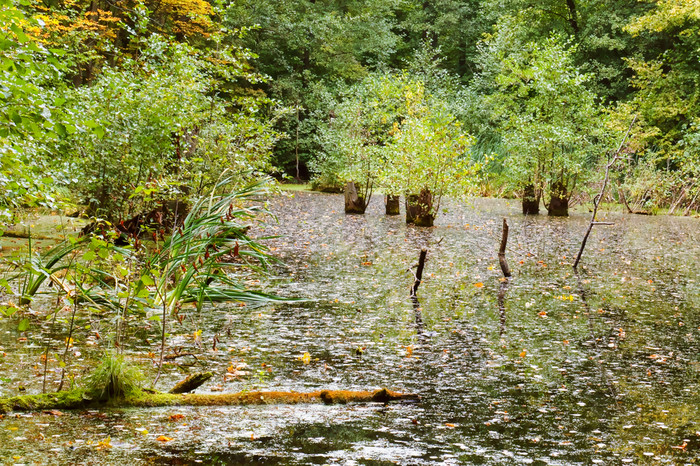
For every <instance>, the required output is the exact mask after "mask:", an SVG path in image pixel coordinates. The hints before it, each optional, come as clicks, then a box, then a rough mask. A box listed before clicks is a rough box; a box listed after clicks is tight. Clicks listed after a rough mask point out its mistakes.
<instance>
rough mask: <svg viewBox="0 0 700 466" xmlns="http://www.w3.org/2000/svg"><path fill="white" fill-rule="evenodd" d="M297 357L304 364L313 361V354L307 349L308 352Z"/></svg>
mask: <svg viewBox="0 0 700 466" xmlns="http://www.w3.org/2000/svg"><path fill="white" fill-rule="evenodd" d="M297 359H299V360H300V361H301V362H303V363H304V364H308V363H310V362H311V355H310V354H309V352H308V351H307V352H306V353H304V354H302V355H301V356H299V357H298V358H297Z"/></svg>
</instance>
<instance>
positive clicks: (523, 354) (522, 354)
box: [520, 350, 527, 358]
mask: <svg viewBox="0 0 700 466" xmlns="http://www.w3.org/2000/svg"><path fill="white" fill-rule="evenodd" d="M525 356H527V350H522V351H521V352H520V357H521V358H524V357H525Z"/></svg>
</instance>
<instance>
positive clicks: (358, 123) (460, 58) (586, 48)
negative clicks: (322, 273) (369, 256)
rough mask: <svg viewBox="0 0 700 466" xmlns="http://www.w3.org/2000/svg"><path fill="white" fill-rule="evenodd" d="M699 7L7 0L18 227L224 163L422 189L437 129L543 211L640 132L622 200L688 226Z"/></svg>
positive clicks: (499, 188)
mask: <svg viewBox="0 0 700 466" xmlns="http://www.w3.org/2000/svg"><path fill="white" fill-rule="evenodd" d="M699 9H700V8H698V2H697V1H696V0H692V1H686V0H683V1H681V0H654V1H651V0H649V1H643V2H624V1H613V2H609V1H602V0H546V1H542V2H535V3H533V2H526V1H523V0H439V1H436V2H418V1H415V0H394V1H388V2H387V1H377V0H348V1H342V2H341V1H333V0H324V1H321V0H315V1H314V0H294V1H291V2H277V1H271V0H259V1H254V2H253V1H240V2H238V1H237V2H233V3H231V4H229V5H223V4H218V3H216V4H210V3H208V2H206V1H204V0H186V1H174V0H167V1H162V2H157V3H156V2H150V1H146V2H131V1H124V2H117V3H110V2H103V1H91V2H87V1H84V0H79V1H76V2H70V3H63V2H48V3H44V4H37V3H32V2H30V1H29V0H22V1H19V0H3V1H2V4H1V5H0V19H1V20H2V21H1V22H2V26H1V28H2V32H3V39H2V42H1V43H0V60H1V63H0V64H1V70H2V73H1V74H0V79H1V83H0V84H1V86H0V88H1V89H2V95H1V97H2V100H3V102H2V104H3V105H1V106H0V138H2V139H1V142H2V144H1V147H0V151H1V152H0V155H1V156H2V161H1V162H0V175H1V176H0V184H1V185H2V188H3V189H2V196H1V199H0V203H2V206H3V209H4V215H5V216H9V215H11V212H12V210H13V209H16V208H17V207H20V206H31V205H36V204H43V205H53V206H55V205H57V203H59V202H60V201H69V202H74V203H79V204H83V205H88V206H89V208H88V213H90V214H92V215H100V216H102V217H107V218H108V219H111V220H119V219H123V218H127V217H128V216H130V215H133V214H135V213H138V212H142V211H144V210H146V209H149V208H151V207H152V206H153V205H156V204H157V203H158V202H161V201H166V200H168V199H173V198H182V197H187V196H196V195H198V194H201V193H202V192H205V191H206V190H208V189H209V188H210V187H211V186H213V185H215V183H216V180H217V175H218V174H219V173H221V172H222V171H223V170H224V169H226V168H231V169H233V170H234V171H235V172H240V173H241V176H240V183H244V182H245V181H247V180H249V179H250V177H251V173H256V172H265V173H276V174H277V175H284V174H286V175H289V176H291V177H296V178H302V179H308V178H309V177H315V179H316V182H317V183H318V184H321V185H323V184H334V183H337V182H339V181H340V180H344V179H349V178H356V179H358V178H357V177H358V175H357V174H353V175H352V176H349V175H350V174H351V172H352V171H353V170H356V168H357V164H356V163H354V162H353V163H349V162H348V160H349V159H347V154H349V153H353V154H355V155H354V158H353V160H354V161H355V162H356V161H357V160H359V159H358V158H357V157H358V156H359V154H360V152H366V156H362V157H365V158H364V160H365V166H364V170H365V175H363V177H364V178H365V179H370V178H371V179H372V180H373V181H377V182H379V180H380V179H384V180H385V183H384V184H385V185H391V186H392V187H391V188H390V189H389V190H393V191H396V192H399V191H400V192H404V191H406V190H408V191H411V190H413V189H415V187H409V186H408V185H407V184H406V183H405V182H403V183H398V181H397V180H398V178H397V177H396V176H394V179H393V181H391V182H389V181H387V180H388V179H389V178H387V177H388V176H389V173H388V172H386V171H385V170H383V167H387V166H388V167H396V164H392V163H389V164H387V161H388V160H389V159H390V155H389V153H390V152H391V150H389V149H387V148H388V147H394V148H398V147H399V145H397V144H399V142H400V143H401V144H403V145H404V148H403V149H401V150H399V151H398V152H401V151H404V152H405V150H406V149H407V147H406V146H407V144H413V145H415V144H417V142H416V140H415V139H410V138H409V137H408V135H409V133H410V131H409V132H407V131H406V130H407V129H411V131H418V128H419V127H421V125H424V124H426V123H429V124H430V125H431V127H432V129H431V130H430V132H431V134H432V133H435V134H436V135H437V134H439V133H441V132H443V134H444V136H443V137H446V138H453V137H454V136H455V134H457V133H460V134H461V132H464V134H465V135H469V137H474V138H475V139H474V141H473V143H472V142H470V143H469V144H468V145H469V146H470V147H471V148H470V150H469V151H466V150H463V148H460V149H457V152H460V153H461V157H462V158H464V159H471V161H472V162H484V161H485V160H487V159H490V158H493V159H494V161H493V162H492V163H489V164H487V168H486V174H487V175H488V176H485V177H484V178H483V179H482V180H481V181H484V183H483V184H482V186H481V187H482V192H484V193H487V194H491V193H500V194H506V195H520V194H521V190H522V189H523V180H526V179H532V180H531V181H534V184H535V185H536V188H537V190H538V191H541V192H542V193H543V194H544V196H545V199H546V197H547V193H548V192H549V191H551V190H552V186H553V185H557V186H558V188H557V189H560V188H561V187H562V186H564V187H565V189H564V190H565V191H566V194H567V195H576V192H577V190H578V189H581V188H584V191H585V188H586V186H588V184H589V183H591V182H595V179H587V177H586V174H590V173H593V171H592V170H591V169H592V168H594V167H596V166H597V164H599V163H602V161H603V160H604V159H605V154H606V153H607V152H608V151H609V150H610V149H611V145H614V144H613V143H612V142H611V141H612V139H616V140H619V139H620V137H621V133H623V132H624V131H625V130H626V128H627V126H628V125H629V123H630V122H631V121H632V119H633V118H634V117H635V116H636V117H637V120H636V121H637V123H636V125H635V127H634V128H633V131H632V135H631V138H630V141H629V143H628V144H627V147H626V149H625V152H626V153H628V154H629V157H627V162H626V163H625V164H624V166H621V167H617V168H616V171H615V182H616V183H617V189H614V190H613V192H614V193H615V196H616V197H617V196H619V199H618V200H621V201H625V202H626V203H627V204H629V205H630V206H631V207H630V208H631V209H633V210H636V209H639V208H654V207H660V206H668V207H672V208H673V209H675V208H677V207H679V206H680V207H682V208H683V209H684V211H686V212H689V211H691V210H692V209H693V208H695V209H696V208H697V204H698V197H699V194H700V186H699V185H700V183H698V173H699V171H700V166H699V165H700V162H699V161H698V159H699V157H698V155H697V149H698V144H699V142H698V141H700V136H699V134H700V129H699V128H700V112H699V105H698V95H699V94H698V78H697V76H698V71H700V65H699V63H700V60H699V59H698V58H699V57H698V52H697V50H698V46H699V43H700V17H699V15H698V13H697V12H698V10H699ZM382 77H384V78H382ZM387 77H393V79H396V80H398V81H397V82H399V81H401V80H402V79H408V80H411V81H412V82H415V83H420V85H421V86H423V87H424V89H425V95H426V96H427V98H428V100H429V101H430V102H431V103H430V105H428V107H430V108H432V109H433V110H434V109H436V108H440V110H439V112H437V113H438V114H439V116H437V117H425V118H422V120H421V121H422V122H420V123H419V121H418V120H416V119H415V118H413V119H411V121H407V120H406V118H407V115H405V114H402V112H404V110H401V109H400V107H401V105H402V103H401V102H402V99H403V97H402V96H401V95H399V94H400V93H399V94H396V93H395V94H393V95H392V94H391V92H390V91H389V90H384V91H382V92H385V93H384V95H383V96H379V95H377V92H378V91H377V89H375V88H376V86H377V85H378V84H377V83H379V82H380V81H381V80H382V79H384V80H385V83H386V82H388V81H386V80H387V79H388V78H387ZM396 85H397V86H400V84H396ZM389 87H390V86H389ZM373 93H374V94H375V97H373ZM372 99H374V100H375V101H377V102H378V103H377V105H373V104H372V103H371V102H370V101H371V100H372ZM368 103H369V105H368ZM353 108H355V110H352V109H353ZM433 110H431V112H432V113H434V112H433ZM353 112H354V113H353ZM404 113H405V112H404ZM351 115H352V116H351ZM435 115H437V114H435ZM394 123H397V124H398V126H399V128H394ZM451 125H456V126H454V127H452V126H451ZM451 127H452V129H450V128H451ZM457 127H459V128H460V129H459V130H457V129H455V128H457ZM434 130H435V131H434ZM454 131H457V133H454ZM436 137H438V136H436ZM457 138H459V136H457ZM611 138H612V139H611ZM408 141H411V142H408ZM421 142H422V139H421ZM457 144H458V145H460V144H459V143H457ZM428 146H430V144H428V145H427V146H426V147H425V150H419V149H418V148H417V147H413V148H411V150H410V151H409V152H411V154H412V155H411V157H412V158H413V161H412V163H413V162H415V163H418V161H419V160H420V157H424V158H426V159H434V157H435V154H433V155H429V152H428ZM343 152H344V153H345V155H341V153H343ZM467 152H468V154H467ZM406 153H407V152H406ZM362 157H360V158H362ZM370 162H371V163H370ZM415 166H418V165H415ZM538 167H539V168H538ZM276 170H279V171H276ZM425 170H426V169H425V168H422V169H420V170H418V171H415V170H414V175H417V174H418V173H419V172H422V171H425ZM243 173H247V175H243ZM394 175H396V173H394ZM252 176H255V175H252ZM361 178H362V177H361ZM413 178H414V179H415V178H416V177H415V176H414V177H413ZM457 185H459V183H457ZM452 188H454V187H453V186H450V189H452ZM460 189H461V188H460ZM452 190H453V191H454V189H452ZM458 191H459V189H458ZM68 193H70V195H67V194H68Z"/></svg>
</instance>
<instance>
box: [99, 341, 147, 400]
mask: <svg viewBox="0 0 700 466" xmlns="http://www.w3.org/2000/svg"><path fill="white" fill-rule="evenodd" d="M143 381H144V376H143V374H142V373H141V371H140V370H139V369H138V368H137V367H135V366H133V365H131V364H129V362H128V361H127V360H126V359H124V356H122V355H121V354H115V353H113V352H107V353H105V355H104V356H103V358H102V361H101V362H100V365H99V366H97V368H95V370H94V371H93V372H92V374H90V375H89V376H88V378H87V389H88V392H89V393H91V394H93V395H94V396H96V397H98V398H99V399H101V400H105V399H106V400H111V399H115V398H124V397H128V396H133V395H138V394H139V393H140V392H141V386H142V383H143Z"/></svg>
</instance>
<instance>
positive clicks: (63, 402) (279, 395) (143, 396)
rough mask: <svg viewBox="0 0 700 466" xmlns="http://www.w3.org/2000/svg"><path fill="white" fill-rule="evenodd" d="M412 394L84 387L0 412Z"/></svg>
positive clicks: (9, 403)
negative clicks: (120, 392) (95, 394)
mask: <svg viewBox="0 0 700 466" xmlns="http://www.w3.org/2000/svg"><path fill="white" fill-rule="evenodd" d="M419 399H420V397H419V396H418V395H414V394H406V393H397V392H393V391H390V390H387V389H386V388H383V389H380V390H375V391H348V390H319V391H315V392H309V393H300V392H239V393H217V394H173V393H140V394H139V395H137V396H130V397H126V398H118V399H114V400H110V401H100V400H96V399H93V398H91V397H90V396H89V395H88V394H87V392H86V391H85V390H72V391H68V392H59V393H50V394H44V395H23V396H15V397H12V398H0V413H8V412H10V411H43V410H51V409H86V408H94V407H118V408H127V407H157V406H238V405H262V404H301V403H325V404H346V403H357V402H377V403H388V402H390V401H400V400H405V401H418V400H419Z"/></svg>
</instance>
